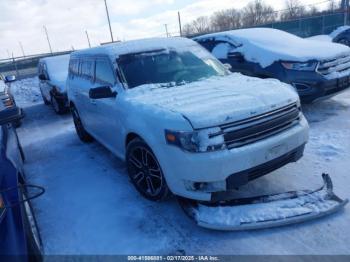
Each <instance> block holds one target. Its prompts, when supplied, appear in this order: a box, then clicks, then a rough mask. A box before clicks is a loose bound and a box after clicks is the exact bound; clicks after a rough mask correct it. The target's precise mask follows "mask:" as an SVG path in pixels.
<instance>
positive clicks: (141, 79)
mask: <svg viewBox="0 0 350 262" xmlns="http://www.w3.org/2000/svg"><path fill="white" fill-rule="evenodd" d="M118 65H119V70H120V74H121V77H122V79H123V81H124V82H125V83H126V84H127V85H128V88H134V87H137V86H140V85H144V84H169V83H171V84H174V85H175V84H176V85H179V84H185V83H191V82H194V81H198V80H201V79H204V78H209V77H212V76H222V75H225V74H227V71H226V69H225V67H224V66H223V65H222V64H221V63H220V62H218V61H217V60H216V59H215V58H213V57H212V56H211V55H210V54H209V53H208V52H207V51H205V50H202V48H201V47H197V46H189V47H186V48H183V49H182V50H181V51H179V50H175V49H161V50H153V51H149V52H142V53H133V54H127V55H122V56H120V57H119V59H118Z"/></svg>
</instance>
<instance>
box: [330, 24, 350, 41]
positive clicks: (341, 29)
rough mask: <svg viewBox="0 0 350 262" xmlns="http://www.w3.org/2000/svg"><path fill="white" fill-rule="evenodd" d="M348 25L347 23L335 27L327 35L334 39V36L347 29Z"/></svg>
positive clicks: (349, 27)
mask: <svg viewBox="0 0 350 262" xmlns="http://www.w3.org/2000/svg"><path fill="white" fill-rule="evenodd" d="M349 29H350V26H348V25H344V26H341V27H338V28H337V29H335V30H334V31H333V32H332V33H330V34H329V36H330V37H331V38H332V39H334V38H336V37H337V36H338V35H340V34H341V33H343V32H345V31H346V30H349Z"/></svg>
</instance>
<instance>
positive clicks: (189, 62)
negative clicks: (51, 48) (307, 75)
mask: <svg viewBox="0 0 350 262" xmlns="http://www.w3.org/2000/svg"><path fill="white" fill-rule="evenodd" d="M67 92H68V98H69V101H70V107H71V112H72V115H73V120H74V124H75V127H76V131H77V134H78V136H79V137H80V139H81V140H82V141H85V142H88V141H91V140H92V139H93V138H95V139H96V140H98V141H99V142H100V143H102V144H103V145H104V146H105V147H107V148H108V149H109V150H111V151H112V152H113V153H114V154H115V155H117V156H118V157H120V158H121V159H123V160H125V161H126V164H127V169H128V173H129V176H130V178H131V181H132V182H133V184H134V185H135V187H136V189H137V190H138V191H139V192H140V193H141V194H142V195H143V196H145V197H146V198H148V199H151V200H161V199H164V198H165V197H166V195H167V194H168V193H169V191H170V192H172V193H173V194H175V195H178V196H182V197H186V198H189V199H195V200H202V201H218V200H220V199H223V198H225V197H227V196H225V193H224V192H227V191H229V190H231V189H233V188H237V187H240V186H242V185H244V184H246V183H248V181H251V180H253V179H256V178H258V177H260V176H263V175H265V174H267V173H269V172H272V171H273V170H275V169H277V168H280V167H282V166H284V165H286V164H288V163H290V162H295V161H297V160H298V159H299V158H301V156H302V155H303V151H304V146H305V144H306V143H307V141H308V123H307V121H306V120H305V118H304V116H303V114H302V112H301V110H300V101H299V97H298V94H297V93H296V92H295V90H294V88H293V87H292V86H290V85H288V84H285V83H281V82H280V81H278V80H275V79H269V80H263V79H259V78H252V77H247V76H244V75H241V74H238V73H234V74H232V73H230V72H229V71H228V70H227V69H226V68H225V67H224V66H223V64H221V63H220V62H219V61H218V60H217V59H216V58H214V57H213V56H212V55H211V54H210V53H209V52H207V51H206V50H205V49H204V48H202V47H201V46H200V45H198V44H197V43H196V42H194V41H192V40H189V39H184V38H169V39H162V38H160V39H158V38H157V39H147V40H135V41H129V42H122V43H115V44H110V45H106V46H101V47H96V48H92V49H87V50H82V51H76V52H74V53H72V54H71V59H70V65H69V75H68V78H67Z"/></svg>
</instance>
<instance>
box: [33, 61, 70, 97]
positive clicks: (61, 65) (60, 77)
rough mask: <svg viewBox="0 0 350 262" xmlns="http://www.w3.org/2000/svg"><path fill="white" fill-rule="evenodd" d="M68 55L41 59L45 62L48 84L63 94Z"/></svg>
mask: <svg viewBox="0 0 350 262" xmlns="http://www.w3.org/2000/svg"><path fill="white" fill-rule="evenodd" d="M69 58H70V55H61V56H52V57H46V58H43V59H41V60H40V61H42V62H45V63H46V66H47V71H48V74H49V77H50V82H51V83H52V84H53V85H55V86H56V87H57V88H59V89H60V91H61V92H62V93H63V92H64V90H65V85H66V80H67V76H68V67H69Z"/></svg>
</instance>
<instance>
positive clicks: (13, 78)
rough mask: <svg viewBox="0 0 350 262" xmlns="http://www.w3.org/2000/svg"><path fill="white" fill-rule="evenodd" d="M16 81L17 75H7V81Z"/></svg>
mask: <svg viewBox="0 0 350 262" xmlns="http://www.w3.org/2000/svg"><path fill="white" fill-rule="evenodd" d="M14 81H16V76H14V75H10V76H5V83H11V82H14Z"/></svg>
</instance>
